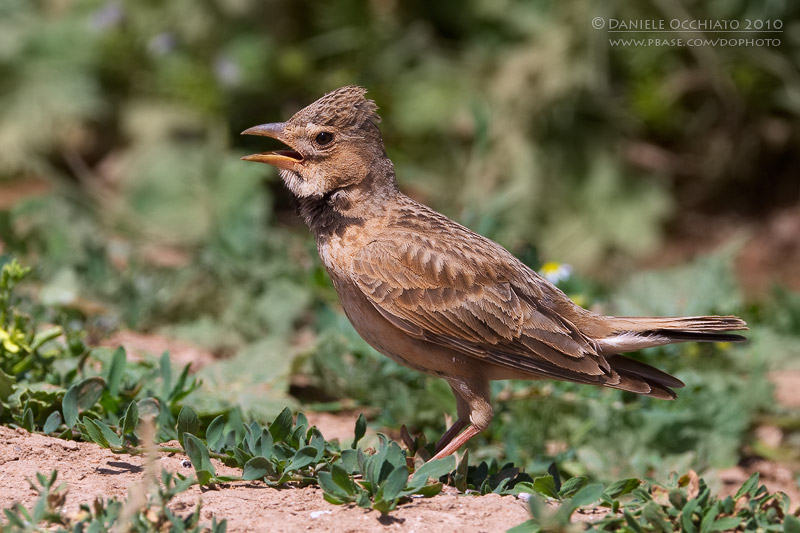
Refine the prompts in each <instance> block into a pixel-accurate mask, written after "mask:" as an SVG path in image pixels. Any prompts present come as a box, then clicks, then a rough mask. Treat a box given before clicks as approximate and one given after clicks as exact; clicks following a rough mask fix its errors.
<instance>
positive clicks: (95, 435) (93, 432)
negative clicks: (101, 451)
mask: <svg viewBox="0 0 800 533" xmlns="http://www.w3.org/2000/svg"><path fill="white" fill-rule="evenodd" d="M82 423H83V427H85V428H86V433H88V434H89V438H90V439H92V441H94V442H95V443H97V444H99V445H100V446H102V447H103V448H109V444H108V441H107V440H106V438H105V436H103V432H102V431H101V430H100V427H99V426H97V425H96V424H95V423H94V420H92V419H91V418H87V417H83V422H82Z"/></svg>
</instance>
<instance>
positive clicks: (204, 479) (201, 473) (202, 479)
mask: <svg viewBox="0 0 800 533" xmlns="http://www.w3.org/2000/svg"><path fill="white" fill-rule="evenodd" d="M195 474H196V475H197V482H198V483H200V484H201V485H208V484H209V483H211V480H212V479H214V474H212V473H211V472H209V471H208V470H195Z"/></svg>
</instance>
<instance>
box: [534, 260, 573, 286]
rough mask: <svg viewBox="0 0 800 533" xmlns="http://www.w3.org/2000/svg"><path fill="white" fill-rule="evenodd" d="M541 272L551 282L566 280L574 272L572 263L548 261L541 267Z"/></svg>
mask: <svg viewBox="0 0 800 533" xmlns="http://www.w3.org/2000/svg"><path fill="white" fill-rule="evenodd" d="M539 274H541V275H542V277H544V279H546V280H547V281H549V282H550V283H558V282H560V281H564V280H565V279H567V278H568V277H569V276H570V275H571V274H572V265H568V264H566V263H557V262H555V261H548V262H547V263H545V264H543V265H542V268H541V269H539Z"/></svg>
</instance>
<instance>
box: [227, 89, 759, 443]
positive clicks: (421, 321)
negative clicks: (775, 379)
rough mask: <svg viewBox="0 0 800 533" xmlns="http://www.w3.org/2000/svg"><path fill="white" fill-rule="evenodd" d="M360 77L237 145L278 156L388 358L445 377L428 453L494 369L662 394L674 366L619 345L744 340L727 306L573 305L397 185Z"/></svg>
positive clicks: (472, 404)
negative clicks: (632, 313)
mask: <svg viewBox="0 0 800 533" xmlns="http://www.w3.org/2000/svg"><path fill="white" fill-rule="evenodd" d="M377 110H378V107H377V105H376V104H375V102H374V101H373V100H371V99H367V98H366V89H364V88H363V87H359V86H354V85H349V86H346V87H341V88H339V89H336V90H334V91H331V92H329V93H327V94H325V95H324V96H322V97H321V98H320V99H319V100H317V101H315V102H314V103H312V104H310V105H308V106H307V107H305V108H303V109H301V110H300V111H298V112H297V113H295V114H294V115H293V116H292V117H291V118H290V119H289V120H287V121H285V122H277V123H268V124H261V125H258V126H254V127H251V128H248V129H246V130H245V131H243V132H242V134H243V135H258V136H265V137H271V138H273V139H276V140H278V141H280V142H281V143H283V144H284V145H286V147H287V149H284V150H276V151H267V152H260V153H255V154H251V155H247V156H244V157H242V159H243V160H245V161H254V162H260V163H266V164H268V165H272V166H274V167H277V169H278V171H279V174H280V177H281V180H282V181H283V183H284V184H285V186H286V187H287V188H288V189H289V191H290V193H291V194H292V196H294V198H295V200H296V207H297V211H298V214H299V215H300V216H301V217H302V218H303V220H304V221H305V223H306V224H307V225H308V227H309V228H310V230H311V233H312V234H313V235H314V238H315V240H316V245H317V250H318V252H319V256H320V258H321V260H322V263H323V264H324V266H325V269H326V270H327V272H328V274H329V276H330V279H331V281H332V282H333V286H334V288H335V289H336V292H337V293H338V296H339V299H340V301H341V305H342V308H343V310H344V312H345V314H346V315H347V317H348V319H349V320H350V322H351V323H352V325H353V327H354V328H355V330H356V331H357V332H358V333H359V335H360V336H361V337H362V338H363V339H364V340H365V341H366V342H367V343H368V344H370V345H371V346H372V347H373V348H375V349H376V350H377V351H378V352H381V353H382V354H384V355H386V356H388V357H389V358H391V359H393V360H394V361H396V362H398V363H400V364H402V365H405V366H407V367H410V368H412V369H415V370H418V371H420V372H424V373H426V374H429V375H433V376H437V377H440V378H443V379H444V380H446V381H447V383H448V384H449V385H450V388H451V389H452V391H453V394H454V396H455V399H456V412H457V418H456V420H455V422H453V424H452V425H451V426H450V427H449V428H448V429H447V430H446V431H445V433H444V435H443V436H442V437H441V439H439V440H438V441H437V443H436V447H435V451H434V453H435V454H434V456H433V459H440V458H443V457H446V456H448V455H451V454H453V453H454V452H456V451H457V450H458V449H459V448H461V447H462V446H463V445H464V444H465V443H466V442H467V441H469V440H470V439H471V438H472V437H474V436H475V435H477V434H479V433H481V432H482V431H483V430H485V429H486V428H487V427H488V426H489V423H490V422H491V420H492V416H493V409H492V404H491V398H490V387H489V383H490V381H492V380H506V379H522V380H543V379H553V380H561V381H570V382H575V383H583V384H588V385H596V386H602V387H611V388H615V389H621V390H623V391H630V392H633V393H636V394H640V395H644V396H651V397H654V398H661V399H666V400H672V399H675V398H676V393H675V391H674V390H673V389H676V388H680V387H683V386H684V383H683V382H682V381H680V380H679V379H677V378H676V377H674V376H672V375H670V374H668V373H666V372H663V371H661V370H659V369H657V368H655V367H653V366H650V365H647V364H645V363H643V362H640V361H638V360H636V359H632V358H629V357H626V356H624V355H623V354H624V353H627V352H633V351H637V350H640V349H643V348H648V347H652V346H660V345H664V344H671V343H678V342H686V341H701V342H703V341H705V342H738V341H744V340H746V339H745V337H743V336H741V335H737V334H731V333H723V332H726V331H735V330H746V329H748V328H747V324H746V323H745V321H743V320H742V319H741V318H739V317H736V316H690V317H616V316H604V315H601V314H597V313H594V312H592V311H589V310H587V309H584V308H582V307H580V306H578V305H577V304H576V303H574V302H573V301H572V300H570V299H569V298H568V297H567V296H566V295H565V294H564V293H563V292H562V291H561V290H560V289H558V288H557V287H556V286H555V285H553V284H551V283H550V282H549V281H547V280H546V279H545V278H543V277H542V276H540V275H539V274H538V273H537V272H536V271H534V270H533V269H531V268H529V267H528V266H527V265H525V264H524V263H523V262H522V261H520V260H519V259H517V258H516V257H515V256H514V255H513V254H511V253H510V252H509V251H507V250H506V249H505V248H503V247H502V246H501V245H499V244H497V243H495V242H493V241H492V240H490V239H488V238H486V237H483V236H481V235H479V234H478V233H476V232H474V231H472V230H470V229H468V228H466V227H464V226H463V225H461V224H459V223H457V222H455V221H453V220H451V219H449V218H447V217H445V216H444V215H442V214H440V213H438V212H436V211H434V210H433V209H431V208H429V207H427V206H425V205H423V204H422V203H420V202H417V201H415V200H413V199H412V198H410V197H409V196H407V195H405V194H403V193H402V192H401V191H400V189H399V187H398V183H397V179H396V176H395V170H394V165H393V164H392V162H391V160H390V159H389V157H388V156H387V155H386V149H385V147H384V143H383V139H382V136H381V132H380V129H379V123H380V121H381V119H380V117H379V115H378V113H377Z"/></svg>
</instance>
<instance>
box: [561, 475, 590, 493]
mask: <svg viewBox="0 0 800 533" xmlns="http://www.w3.org/2000/svg"><path fill="white" fill-rule="evenodd" d="M588 482H589V480H588V479H586V478H585V477H580V476H575V477H571V478H569V479H568V480H566V481H565V482H564V484H563V485H561V490H559V491H558V495H559V496H560V497H562V498H569V497H571V496H572V495H573V494H575V493H576V492H578V491H579V490H581V489H582V488H583V487H585V486H586V484H587V483H588Z"/></svg>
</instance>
